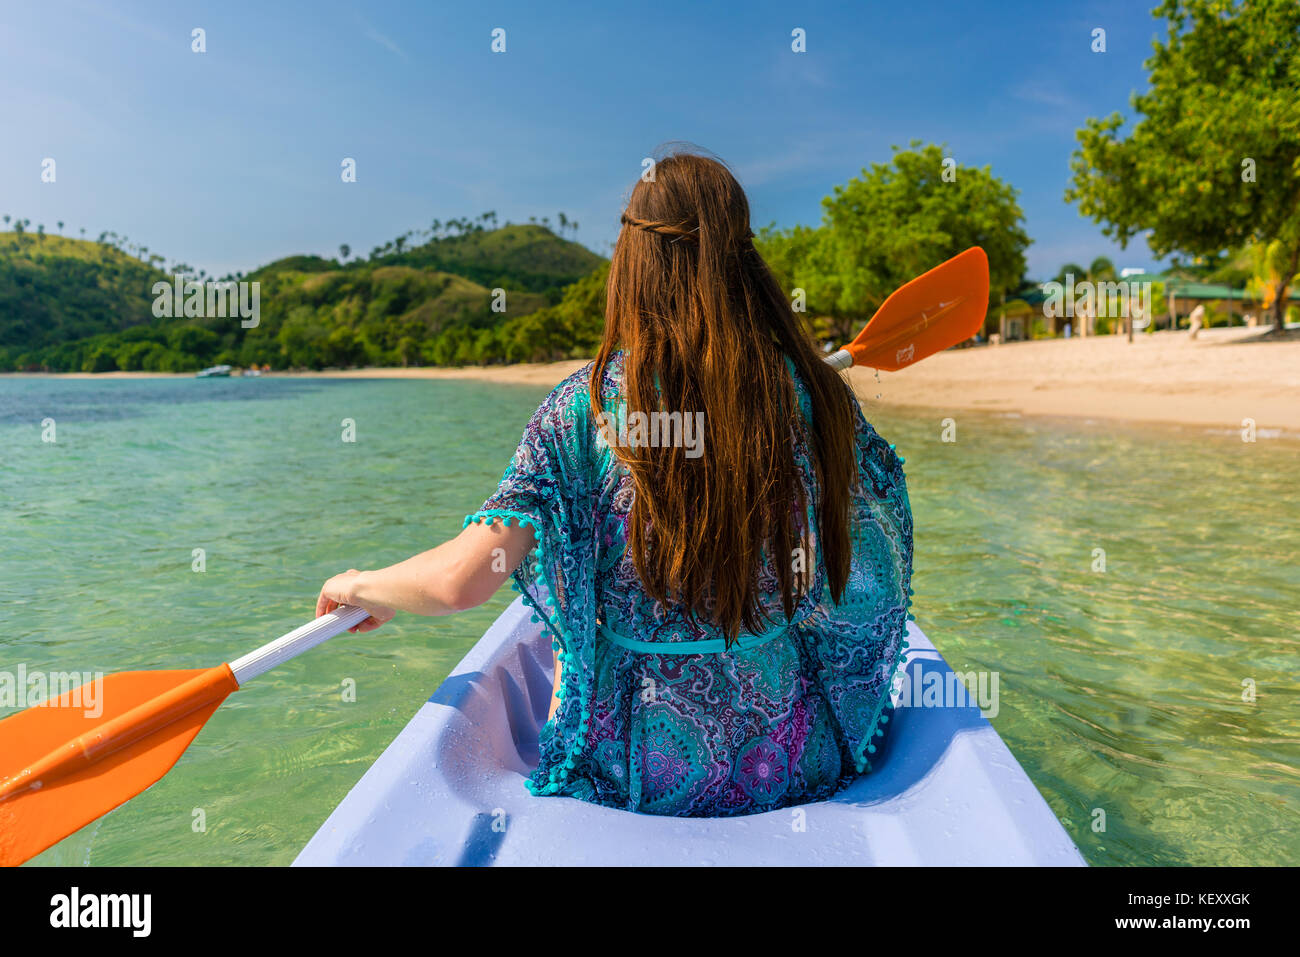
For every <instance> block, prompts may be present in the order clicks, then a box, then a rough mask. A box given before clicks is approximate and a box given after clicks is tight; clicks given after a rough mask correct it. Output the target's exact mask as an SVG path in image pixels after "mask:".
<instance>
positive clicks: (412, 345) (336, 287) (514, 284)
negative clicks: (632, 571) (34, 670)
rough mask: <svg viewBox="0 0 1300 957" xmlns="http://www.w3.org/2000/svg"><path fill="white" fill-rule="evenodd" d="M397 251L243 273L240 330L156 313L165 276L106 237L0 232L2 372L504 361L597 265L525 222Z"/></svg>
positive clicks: (312, 259)
mask: <svg viewBox="0 0 1300 957" xmlns="http://www.w3.org/2000/svg"><path fill="white" fill-rule="evenodd" d="M392 245H393V244H390V248H391V247H392ZM401 245H402V244H398V249H399V250H400V251H397V250H395V251H393V252H391V253H386V254H385V253H381V254H379V255H376V256H374V257H372V258H371V259H369V260H353V261H351V262H347V263H346V264H341V263H339V262H337V261H335V260H332V259H325V258H322V257H319V256H310V255H299V256H290V257H287V258H285V259H280V260H277V261H275V262H273V263H269V264H267V265H265V266H262V267H260V268H258V269H256V270H254V271H253V272H251V273H249V274H248V275H241V276H240V277H238V278H239V279H240V280H243V281H246V282H257V283H258V284H259V322H258V325H257V326H256V327H255V328H251V329H244V328H242V326H241V324H240V321H239V318H237V317H232V318H224V317H216V318H203V317H194V318H161V319H159V318H155V317H154V315H153V312H152V307H153V302H154V296H153V292H152V289H153V285H154V283H156V282H158V281H159V280H169V279H170V278H171V277H170V276H168V275H166V274H165V273H163V272H162V271H161V270H159V269H157V268H155V267H154V266H152V265H149V264H146V263H144V262H141V261H140V260H139V259H136V258H135V257H133V256H131V255H129V254H127V253H125V252H122V251H121V250H119V249H117V248H115V247H113V246H111V245H108V244H103V243H98V242H90V241H86V240H75V239H63V238H56V237H48V236H47V237H45V238H44V239H43V240H38V239H37V238H36V237H35V236H32V235H30V234H23V235H21V236H17V235H15V234H0V369H18V370H48V371H76V370H86V371H110V370H113V369H127V370H135V369H143V370H147V371H187V370H191V369H198V368H202V367H203V366H205V365H212V364H215V363H221V362H224V363H229V364H231V365H242V366H249V365H253V364H258V365H262V364H266V365H270V366H272V367H274V368H290V367H299V368H302V367H306V368H322V367H325V366H350V365H423V364H439V365H444V364H452V363H457V362H466V361H475V362H494V361H505V360H506V359H507V349H506V345H507V343H508V342H509V341H511V335H513V337H514V339H516V340H517V339H518V335H517V334H515V333H512V334H510V335H507V334H506V330H507V329H508V328H509V329H515V330H516V333H517V330H518V328H520V327H518V326H517V325H515V324H516V323H517V321H518V320H519V319H520V318H522V317H525V316H527V315H529V314H531V313H535V312H537V311H538V310H542V309H544V308H546V307H550V308H551V309H552V310H553V309H555V308H558V306H557V304H559V303H561V302H562V301H563V300H564V296H565V290H566V288H567V287H569V286H571V285H572V284H573V283H575V281H577V280H579V279H582V278H583V277H586V276H590V275H591V274H592V272H593V270H597V269H598V268H600V267H601V266H602V264H603V263H604V260H603V259H602V258H601V257H599V256H597V255H595V254H594V253H592V252H591V251H590V250H587V249H586V248H584V247H582V246H580V245H578V244H577V243H573V242H569V241H568V240H565V239H562V238H560V237H558V236H556V235H555V234H554V233H552V232H551V231H550V230H548V229H546V228H544V227H541V226H532V225H516V226H505V227H502V228H500V229H491V230H483V229H478V230H474V231H472V232H467V233H465V234H464V235H459V236H450V237H444V238H437V239H432V240H430V241H429V242H428V243H426V244H424V245H423V246H417V247H414V248H410V249H402V248H401ZM151 259H153V260H154V261H158V259H159V257H157V256H154V257H151ZM228 278H229V277H228ZM495 289H502V290H504V291H505V295H504V299H503V300H502V299H501V298H500V297H497V296H495V295H494V293H493V290H495ZM494 304H495V305H496V306H497V308H496V309H494V308H493V306H494ZM571 313H572V307H571V306H570V307H569V312H568V313H564V315H569V314H571ZM556 321H558V320H556V319H555V318H552V319H551V320H550V322H551V326H554V324H555V322H556ZM509 351H510V352H511V353H512V354H514V353H519V352H520V348H519V347H516V348H514V349H512V350H509ZM528 357H531V356H528Z"/></svg>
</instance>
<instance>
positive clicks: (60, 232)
mask: <svg viewBox="0 0 1300 957" xmlns="http://www.w3.org/2000/svg"><path fill="white" fill-rule="evenodd" d="M58 225H59V235H60V236H62V235H63V220H61V219H60V220H59V223H58Z"/></svg>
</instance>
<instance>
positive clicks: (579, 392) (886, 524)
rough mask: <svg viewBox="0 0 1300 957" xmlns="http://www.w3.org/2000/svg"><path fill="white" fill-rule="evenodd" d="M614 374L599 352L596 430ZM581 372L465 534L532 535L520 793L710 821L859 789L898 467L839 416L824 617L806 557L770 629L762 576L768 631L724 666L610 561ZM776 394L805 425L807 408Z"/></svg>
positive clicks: (877, 713) (900, 632)
mask: <svg viewBox="0 0 1300 957" xmlns="http://www.w3.org/2000/svg"><path fill="white" fill-rule="evenodd" d="M622 368H623V365H622V354H621V353H616V354H615V355H614V357H613V359H612V360H611V361H610V363H609V364H608V366H607V368H606V370H605V381H604V383H603V385H602V393H601V394H602V396H604V397H605V401H604V403H603V405H604V407H605V408H606V410H608V411H610V412H614V413H615V414H625V412H626V410H625V406H624V405H623V400H622V398H621V396H622V394H623V388H622ZM791 369H793V367H792V366H791ZM591 373H592V366H591V365H588V366H587V367H586V368H584V369H582V370H580V371H579V372H577V373H575V374H573V375H572V376H570V377H569V378H568V379H566V380H565V381H564V382H562V383H560V385H559V386H558V387H556V389H555V390H554V391H553V392H552V393H551V394H550V395H549V396H548V397H547V398H546V400H545V401H544V402H543V403H542V405H541V407H540V408H539V409H538V410H537V412H536V414H535V415H534V416H533V418H532V420H531V421H530V422H529V423H528V427H527V428H526V429H525V431H524V436H523V441H522V442H521V443H520V444H519V448H518V450H517V451H516V452H515V455H514V458H513V459H512V460H511V462H510V464H509V466H508V467H507V468H506V471H505V475H504V476H503V478H502V479H501V484H500V487H499V488H498V489H497V491H496V492H495V493H494V494H493V495H492V496H491V497H490V498H489V499H488V500H487V502H485V503H484V505H483V508H482V509H481V510H480V511H478V512H476V513H475V514H474V515H472V516H470V517H469V518H467V519H466V524H468V523H469V522H471V521H477V522H482V521H504V522H506V523H507V524H515V523H516V522H518V523H522V524H526V525H528V526H531V528H532V529H533V531H534V533H535V535H536V537H537V547H536V549H535V550H534V551H533V552H531V553H530V554H529V556H528V557H527V558H526V559H525V561H524V562H523V564H522V565H521V566H520V568H519V569H518V570H516V572H515V573H514V579H515V583H514V586H513V587H515V588H517V589H518V590H520V591H522V593H523V595H524V599H525V601H527V602H528V603H529V604H531V605H532V606H533V607H534V608H535V609H536V610H537V613H538V614H539V615H540V617H541V620H542V622H543V627H544V628H546V629H547V630H548V631H549V633H550V634H551V637H552V641H553V647H555V649H556V651H557V654H558V655H559V658H560V661H561V662H562V678H561V697H562V700H561V704H560V706H559V709H558V711H557V712H556V714H555V717H554V718H553V719H552V720H551V721H549V722H548V723H547V724H546V726H545V727H544V728H543V729H542V732H541V740H540V752H541V761H540V764H539V765H538V767H537V769H536V771H535V772H534V773H533V775H532V777H531V778H530V780H529V781H528V787H529V790H531V791H532V792H533V793H534V794H538V795H555V794H559V795H568V796H570V797H575V798H580V799H582V800H585V801H593V802H595V803H598V804H603V805H606V806H609V807H615V808H624V809H627V810H631V811H641V812H643V813H648V814H667V815H679V816H680V815H685V816H721V815H731V814H750V813H754V812H757V811H766V810H771V809H773V808H778V807H783V806H786V805H791V804H800V803H805V802H808V801H813V800H818V799H821V798H825V797H827V796H828V795H830V794H832V793H834V792H835V791H836V790H838V789H839V788H841V787H843V786H844V785H846V784H847V783H848V782H849V781H850V780H852V778H853V777H854V776H855V774H859V773H863V772H866V771H869V770H870V768H871V760H872V756H873V755H874V753H875V751H876V745H877V744H878V743H879V742H880V740H881V737H883V734H884V732H885V729H886V728H887V726H888V725H887V722H888V719H889V712H888V704H889V689H890V686H891V682H892V679H893V675H894V670H895V668H896V667H897V665H898V663H899V661H900V660H901V658H902V657H903V649H904V648H905V647H906V643H905V641H904V633H905V630H906V627H907V625H906V622H907V619H908V618H909V617H910V615H909V613H908V607H909V605H910V604H911V599H910V597H909V595H910V594H911V589H910V581H911V573H912V513H911V508H910V506H909V504H908V498H907V488H906V485H905V482H904V479H903V469H902V460H901V459H900V458H899V457H898V456H897V455H896V454H895V453H894V452H893V450H892V447H891V446H889V445H887V444H886V443H885V442H884V441H883V440H882V439H881V438H880V436H879V435H877V434H876V432H875V430H874V429H873V428H872V427H871V426H870V425H869V424H867V422H866V420H865V419H864V418H863V417H862V413H861V412H860V411H857V405H856V402H855V403H854V409H855V415H856V416H857V441H858V449H859V456H858V462H859V472H860V478H861V482H860V487H859V488H858V489H857V490H856V492H855V493H854V508H853V517H854V522H855V527H854V530H853V539H852V541H853V561H852V569H851V572H850V576H849V581H848V585H847V587H846V589H845V593H844V596H843V600H842V601H841V602H840V603H839V604H835V603H834V602H832V600H831V596H830V587H829V584H828V583H827V581H826V573H825V568H824V566H823V564H822V562H821V559H820V550H819V549H817V548H816V543H815V540H814V541H812V542H811V543H810V544H812V546H813V547H812V548H811V549H809V553H810V555H811V556H813V557H812V558H810V560H809V565H810V566H815V567H811V568H810V570H811V572H812V574H811V581H810V585H809V588H808V590H807V592H806V593H805V594H804V595H803V596H801V597H799V598H798V600H797V602H796V605H795V608H794V614H793V616H792V617H791V619H790V620H789V622H788V623H787V622H786V619H785V616H784V613H783V612H782V611H781V606H780V597H779V590H778V588H777V585H776V579H775V576H773V575H771V574H770V573H768V574H767V576H766V577H760V588H761V589H762V591H763V593H764V594H765V595H767V596H769V597H770V604H765V608H768V609H771V610H772V611H773V612H774V613H773V614H772V622H774V623H776V622H779V623H780V624H779V625H776V626H775V627H772V628H770V629H769V630H768V631H766V632H765V633H763V634H761V635H743V634H742V636H741V641H740V643H739V646H733V648H732V650H730V651H724V650H722V649H723V648H724V645H725V642H724V641H723V638H722V634H721V632H720V631H718V630H717V629H714V628H712V627H710V626H709V625H707V624H705V623H702V622H698V621H695V622H692V621H690V620H689V618H688V616H687V615H686V613H685V610H684V609H681V608H677V607H671V606H670V607H662V606H659V605H657V603H656V602H655V601H654V600H653V599H651V598H650V597H649V596H647V595H646V594H645V592H644V591H643V590H642V588H641V584H640V581H639V579H638V577H637V574H636V571H635V569H634V567H633V564H632V561H631V559H630V557H629V556H626V555H625V554H624V546H625V542H626V529H627V522H628V515H629V512H630V511H631V506H632V499H633V494H634V492H633V487H632V482H631V478H630V476H629V474H628V472H627V470H626V468H625V467H624V466H623V465H622V464H621V463H620V461H619V459H618V457H617V456H616V455H615V454H614V453H613V452H612V451H611V450H610V449H609V448H608V446H607V445H605V444H604V442H603V441H601V440H600V439H599V437H598V434H597V430H596V424H595V421H594V418H593V415H592V410H591V403H590V397H589V394H588V384H589V381H590V376H591ZM794 380H795V394H796V396H797V397H798V400H799V403H800V407H801V408H802V409H803V413H804V416H805V419H806V420H807V419H809V418H811V406H810V402H809V400H808V395H807V391H806V389H805V388H804V386H803V384H802V383H801V382H800V381H799V379H798V377H797V376H795V377H794ZM793 441H794V442H795V461H796V463H797V465H798V466H799V468H800V470H801V472H802V473H803V476H804V482H805V488H806V490H807V498H808V504H809V513H810V515H809V519H810V527H811V528H813V529H814V530H815V528H816V525H815V523H814V522H812V520H811V513H812V510H813V508H814V507H815V505H814V503H815V502H816V501H818V495H819V490H818V487H817V482H816V477H815V474H814V470H813V464H812V459H811V455H810V451H809V449H808V447H807V445H806V443H805V441H804V436H803V433H802V431H801V430H795V434H794V437H793ZM704 454H706V455H707V454H708V450H707V448H706V449H705V452H704ZM765 600H766V599H765ZM683 642H686V643H689V644H685V645H683V644H682V643H683ZM675 645H677V646H680V647H676V648H675V647H674V646H675Z"/></svg>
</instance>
